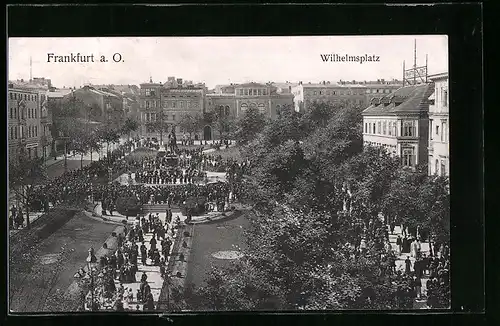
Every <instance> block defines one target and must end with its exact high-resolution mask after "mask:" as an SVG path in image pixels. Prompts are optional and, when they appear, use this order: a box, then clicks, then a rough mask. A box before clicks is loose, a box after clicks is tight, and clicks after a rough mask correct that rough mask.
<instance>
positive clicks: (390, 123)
mask: <svg viewBox="0 0 500 326" xmlns="http://www.w3.org/2000/svg"><path fill="white" fill-rule="evenodd" d="M389 136H392V122H391V121H389Z"/></svg>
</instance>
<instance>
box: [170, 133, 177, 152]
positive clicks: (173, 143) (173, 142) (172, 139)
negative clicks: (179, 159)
mask: <svg viewBox="0 0 500 326" xmlns="http://www.w3.org/2000/svg"><path fill="white" fill-rule="evenodd" d="M168 140H169V148H170V152H172V153H176V152H177V138H176V137H175V131H174V128H172V132H171V133H170V135H169V136H168Z"/></svg>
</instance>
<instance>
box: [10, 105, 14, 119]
mask: <svg viewBox="0 0 500 326" xmlns="http://www.w3.org/2000/svg"><path fill="white" fill-rule="evenodd" d="M13 117H14V108H10V115H9V118H11V119H12V118H13Z"/></svg>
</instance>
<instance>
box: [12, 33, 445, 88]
mask: <svg viewBox="0 0 500 326" xmlns="http://www.w3.org/2000/svg"><path fill="white" fill-rule="evenodd" d="M415 40H416V44H417V66H423V65H425V56H426V54H427V55H428V70H429V74H434V73H440V72H447V71H448V38H447V36H445V35H416V36H411V35H404V36H294V37H288V36H284V37H281V36H280V37H275V36H271V37H260V36H259V37H116V38H113V37H102V38H98V37H94V38H9V49H8V51H9V63H8V76H9V79H10V80H16V79H24V80H28V79H29V78H30V57H31V60H32V76H33V77H45V78H49V79H51V80H52V84H53V85H54V86H56V87H59V88H62V87H80V86H82V85H84V84H88V83H90V84H97V85H100V84H134V85H139V84H140V83H143V82H147V81H149V79H150V78H152V80H153V81H154V82H165V81H166V80H167V77H170V76H175V77H177V78H183V79H184V80H192V81H193V82H195V83H196V82H204V83H205V84H206V86H207V87H209V88H213V87H214V86H215V85H217V84H229V83H244V82H250V81H254V82H269V81H272V82H285V81H290V82H299V81H303V82H304V83H306V82H312V83H316V82H321V81H324V80H325V81H332V82H336V81H339V80H341V79H342V80H360V81H362V80H367V81H368V80H377V79H382V78H383V79H386V80H391V79H393V78H395V79H400V80H401V79H402V70H403V60H405V61H406V67H407V68H410V66H411V65H413V61H414V60H413V58H414V42H415ZM48 53H53V54H54V55H56V56H65V55H70V54H71V53H73V54H75V55H76V54H77V53H80V55H82V56H83V55H91V54H93V55H94V60H95V62H94V63H76V62H69V63H66V62H65V63H61V62H53V61H54V60H51V62H47V61H48ZM115 53H119V54H120V56H121V61H119V59H120V56H118V55H115V59H117V60H118V61H119V62H114V60H113V59H112V57H113V55H114V54H115ZM321 54H338V55H339V56H344V55H349V56H365V55H368V56H374V57H378V58H379V61H377V62H364V63H360V62H329V61H328V62H324V61H323V60H322V59H321ZM101 55H104V56H105V58H106V59H107V60H108V62H99V59H100V56H101Z"/></svg>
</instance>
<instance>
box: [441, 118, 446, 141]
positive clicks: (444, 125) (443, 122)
mask: <svg viewBox="0 0 500 326" xmlns="http://www.w3.org/2000/svg"><path fill="white" fill-rule="evenodd" d="M441 141H442V142H446V122H445V121H441Z"/></svg>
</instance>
